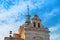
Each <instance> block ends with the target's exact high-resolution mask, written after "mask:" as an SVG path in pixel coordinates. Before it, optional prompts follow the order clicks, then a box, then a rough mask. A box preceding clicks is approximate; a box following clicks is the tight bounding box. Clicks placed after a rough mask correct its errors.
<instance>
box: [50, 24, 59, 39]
mask: <svg viewBox="0 0 60 40" xmlns="http://www.w3.org/2000/svg"><path fill="white" fill-rule="evenodd" d="M49 30H50V40H59V39H60V32H59V30H60V25H59V24H57V25H55V26H52V27H50V28H49Z"/></svg>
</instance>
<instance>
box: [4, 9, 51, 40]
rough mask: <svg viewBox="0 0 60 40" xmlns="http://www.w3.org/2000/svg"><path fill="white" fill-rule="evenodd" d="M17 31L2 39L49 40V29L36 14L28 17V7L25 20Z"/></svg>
mask: <svg viewBox="0 0 60 40" xmlns="http://www.w3.org/2000/svg"><path fill="white" fill-rule="evenodd" d="M18 32H19V33H18V34H17V33H14V34H13V36H11V35H10V36H9V37H5V38H4V40H50V39H49V37H50V35H49V32H50V31H49V29H48V28H45V27H44V26H43V25H42V23H41V19H40V18H39V17H38V15H37V14H35V15H34V17H33V18H32V19H30V14H29V8H28V12H27V15H26V21H25V23H24V24H23V25H22V26H20V28H19V29H18ZM10 34H12V31H10Z"/></svg>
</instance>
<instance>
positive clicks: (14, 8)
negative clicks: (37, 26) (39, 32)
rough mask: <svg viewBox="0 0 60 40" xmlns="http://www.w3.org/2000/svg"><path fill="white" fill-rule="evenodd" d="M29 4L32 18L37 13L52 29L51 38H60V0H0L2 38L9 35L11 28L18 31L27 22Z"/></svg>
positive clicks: (0, 36) (43, 22)
mask: <svg viewBox="0 0 60 40" xmlns="http://www.w3.org/2000/svg"><path fill="white" fill-rule="evenodd" d="M27 5H29V10H30V11H29V12H30V15H31V18H32V17H33V16H34V15H35V14H37V15H38V16H39V18H40V19H41V20H42V25H44V27H48V28H49V30H50V31H51V32H50V40H60V0H0V40H3V39H4V37H5V36H9V31H10V30H12V31H13V33H17V31H18V28H19V26H20V25H22V24H23V23H24V22H25V15H26V14H27Z"/></svg>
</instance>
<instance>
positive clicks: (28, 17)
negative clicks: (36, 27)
mask: <svg viewBox="0 0 60 40" xmlns="http://www.w3.org/2000/svg"><path fill="white" fill-rule="evenodd" d="M25 23H27V24H29V23H30V15H29V6H28V5H27V15H26V22H25Z"/></svg>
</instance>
